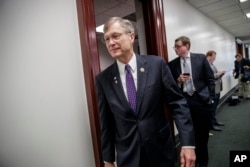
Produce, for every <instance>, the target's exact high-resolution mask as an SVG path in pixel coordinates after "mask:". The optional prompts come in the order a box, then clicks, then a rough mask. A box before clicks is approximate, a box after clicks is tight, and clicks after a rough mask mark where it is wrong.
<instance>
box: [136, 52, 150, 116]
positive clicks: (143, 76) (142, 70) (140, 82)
mask: <svg viewBox="0 0 250 167" xmlns="http://www.w3.org/2000/svg"><path fill="white" fill-rule="evenodd" d="M136 59H137V112H138V111H140V106H141V103H142V99H143V96H144V90H145V86H146V81H147V76H148V65H147V61H146V60H145V59H144V57H143V56H138V55H137V56H136ZM138 114H139V113H138Z"/></svg>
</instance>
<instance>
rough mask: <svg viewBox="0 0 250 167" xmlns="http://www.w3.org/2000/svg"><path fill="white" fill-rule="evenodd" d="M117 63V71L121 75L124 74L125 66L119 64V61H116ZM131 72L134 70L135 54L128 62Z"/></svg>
mask: <svg viewBox="0 0 250 167" xmlns="http://www.w3.org/2000/svg"><path fill="white" fill-rule="evenodd" d="M116 62H117V65H118V69H119V72H120V73H121V74H124V73H125V65H126V64H124V63H122V62H120V61H118V60H117V61H116ZM128 64H129V66H130V68H131V70H132V72H135V70H136V56H135V54H134V53H133V55H132V58H131V59H130V61H129V62H128Z"/></svg>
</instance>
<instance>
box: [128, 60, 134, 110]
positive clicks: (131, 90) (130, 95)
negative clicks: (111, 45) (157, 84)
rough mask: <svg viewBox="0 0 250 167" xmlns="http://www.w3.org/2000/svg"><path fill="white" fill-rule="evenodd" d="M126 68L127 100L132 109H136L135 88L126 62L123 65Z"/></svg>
mask: <svg viewBox="0 0 250 167" xmlns="http://www.w3.org/2000/svg"><path fill="white" fill-rule="evenodd" d="M125 70H126V88H127V95H128V102H129V104H130V106H131V108H132V109H133V111H134V112H135V111H136V88H135V82H134V79H133V76H132V74H131V71H130V66H129V65H128V64H127V65H125Z"/></svg>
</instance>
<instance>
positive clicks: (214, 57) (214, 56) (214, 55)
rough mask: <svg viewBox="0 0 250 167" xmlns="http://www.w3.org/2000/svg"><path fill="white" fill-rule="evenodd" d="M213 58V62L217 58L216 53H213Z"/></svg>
mask: <svg viewBox="0 0 250 167" xmlns="http://www.w3.org/2000/svg"><path fill="white" fill-rule="evenodd" d="M211 59H212V62H214V61H215V59H216V54H215V53H213V55H212V56H211Z"/></svg>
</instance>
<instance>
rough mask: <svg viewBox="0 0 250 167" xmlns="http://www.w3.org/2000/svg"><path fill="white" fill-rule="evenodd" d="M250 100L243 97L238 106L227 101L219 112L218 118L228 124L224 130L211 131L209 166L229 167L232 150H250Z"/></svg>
mask: <svg viewBox="0 0 250 167" xmlns="http://www.w3.org/2000/svg"><path fill="white" fill-rule="evenodd" d="M249 118H250V100H247V99H241V102H240V103H239V104H237V105H236V106H229V105H228V103H226V104H225V105H224V106H222V108H221V110H220V111H219V112H218V113H217V119H218V120H219V121H221V122H223V123H225V124H226V125H225V126H224V127H222V129H223V131H221V132H217V131H211V132H212V133H213V136H210V138H209V143H208V148H209V167H229V162H230V161H229V155H230V151H232V150H234V151H245V150H247V151H250V140H249V139H250V121H249Z"/></svg>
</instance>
